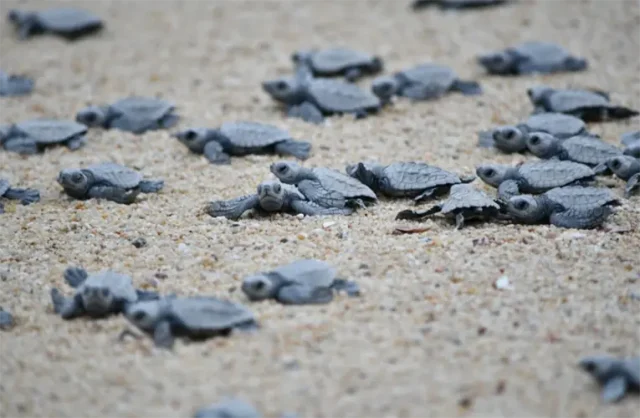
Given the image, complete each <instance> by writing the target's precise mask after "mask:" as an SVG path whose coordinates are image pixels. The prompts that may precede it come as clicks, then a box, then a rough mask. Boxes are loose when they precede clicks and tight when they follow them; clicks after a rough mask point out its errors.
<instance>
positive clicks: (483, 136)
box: [478, 131, 495, 148]
mask: <svg viewBox="0 0 640 418" xmlns="http://www.w3.org/2000/svg"><path fill="white" fill-rule="evenodd" d="M494 144H495V142H494V141H493V132H492V131H480V132H478V146H479V147H481V148H493V145H494Z"/></svg>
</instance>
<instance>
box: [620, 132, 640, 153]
mask: <svg viewBox="0 0 640 418" xmlns="http://www.w3.org/2000/svg"><path fill="white" fill-rule="evenodd" d="M620 142H622V145H624V146H625V148H624V151H623V154H625V155H630V156H632V157H636V158H640V131H632V132H626V133H624V134H622V135H621V136H620Z"/></svg>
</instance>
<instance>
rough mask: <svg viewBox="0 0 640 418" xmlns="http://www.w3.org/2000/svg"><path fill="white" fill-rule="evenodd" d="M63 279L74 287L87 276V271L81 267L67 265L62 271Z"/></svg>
mask: <svg viewBox="0 0 640 418" xmlns="http://www.w3.org/2000/svg"><path fill="white" fill-rule="evenodd" d="M63 275H64V280H65V281H66V282H67V284H68V285H69V286H71V287H73V288H74V289H75V288H77V287H79V286H80V285H81V284H82V283H84V281H85V280H86V279H87V277H89V273H87V271H86V270H85V269H83V268H82V267H67V269H66V270H65V271H64V273H63Z"/></svg>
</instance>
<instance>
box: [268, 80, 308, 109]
mask: <svg viewBox="0 0 640 418" xmlns="http://www.w3.org/2000/svg"><path fill="white" fill-rule="evenodd" d="M262 89H263V90H264V91H265V92H267V94H269V96H271V98H272V99H274V100H276V101H278V102H281V103H286V104H289V105H296V104H299V103H301V102H302V101H303V98H302V85H301V83H300V82H299V81H298V79H296V78H293V77H281V78H276V79H274V80H268V81H264V82H263V83H262Z"/></svg>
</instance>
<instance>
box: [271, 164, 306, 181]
mask: <svg viewBox="0 0 640 418" xmlns="http://www.w3.org/2000/svg"><path fill="white" fill-rule="evenodd" d="M269 170H271V172H272V173H273V174H274V175H275V176H276V177H277V178H278V179H280V181H281V182H283V183H287V184H295V183H297V182H298V181H299V179H300V174H301V171H302V166H301V165H300V164H298V163H296V162H294V161H278V162H277V163H273V164H271V165H270V166H269Z"/></svg>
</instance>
